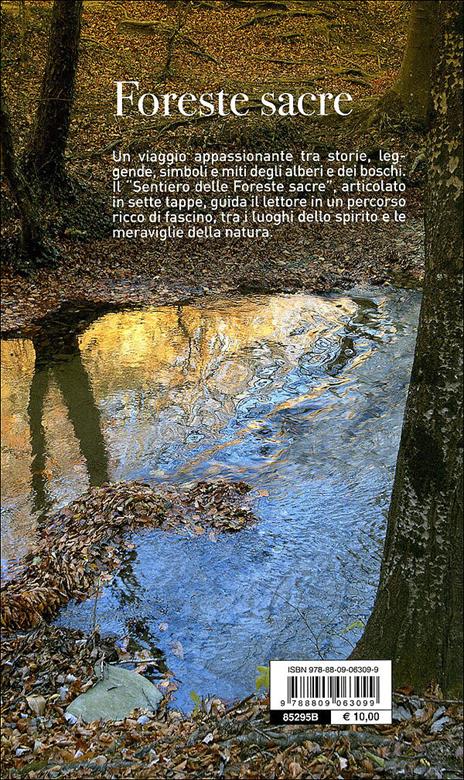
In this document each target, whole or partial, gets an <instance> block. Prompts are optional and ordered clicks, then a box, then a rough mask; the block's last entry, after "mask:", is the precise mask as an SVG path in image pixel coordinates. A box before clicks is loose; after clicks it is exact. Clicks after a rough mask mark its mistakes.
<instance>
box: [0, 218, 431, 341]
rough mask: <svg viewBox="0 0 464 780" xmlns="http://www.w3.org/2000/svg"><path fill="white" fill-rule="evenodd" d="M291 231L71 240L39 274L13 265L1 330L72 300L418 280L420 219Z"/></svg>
mask: <svg viewBox="0 0 464 780" xmlns="http://www.w3.org/2000/svg"><path fill="white" fill-rule="evenodd" d="M337 236H338V237H337V240H336V241H335V240H334V239H335V236H334V232H333V231H332V230H330V229H325V228H324V227H321V228H320V229H319V230H311V231H308V230H299V229H295V230H294V231H291V230H290V229H289V228H288V226H286V227H285V228H283V229H282V231H281V235H280V237H279V236H276V237H275V238H274V239H272V240H269V241H265V242H262V243H258V242H253V243H251V242H248V243H247V242H230V243H228V244H222V245H218V244H216V243H214V242H204V243H203V244H202V245H201V244H198V243H197V244H195V245H192V244H187V245H186V244H185V242H182V243H178V244H177V245H176V244H174V245H169V246H168V247H165V246H163V245H155V246H153V245H151V246H150V247H149V248H146V247H145V248H144V247H140V246H137V244H136V243H131V242H124V244H122V243H117V242H114V241H112V240H111V239H106V240H100V241H94V242H92V244H91V245H88V244H81V245H79V244H77V245H76V244H74V243H72V242H68V243H65V244H64V249H65V251H66V256H67V261H66V264H65V265H59V266H58V267H56V268H54V269H50V270H46V269H41V270H39V271H38V272H37V273H35V274H34V275H33V276H32V277H30V278H28V277H24V276H18V275H17V274H16V273H14V272H13V271H12V270H11V269H6V272H5V275H4V279H3V285H2V312H3V315H2V325H1V327H2V333H3V334H6V333H8V332H11V331H23V332H27V331H28V330H29V329H30V328H31V326H32V325H33V324H34V322H37V321H39V320H41V319H42V318H43V317H45V316H46V315H48V314H50V313H52V312H54V311H56V310H57V309H60V308H62V307H64V306H65V305H67V304H68V305H69V306H73V305H85V304H90V305H95V306H102V305H105V304H111V305H113V306H124V305H127V306H130V305H135V304H137V305H147V304H156V305H161V304H165V303H166V304H169V303H173V302H179V301H180V302H181V301H182V300H186V299H189V298H192V297H198V296H201V295H205V294H221V295H223V294H226V295H232V294H234V293H272V292H300V291H302V292H307V293H327V292H332V291H334V290H337V289H339V290H343V289H349V288H350V287H355V286H363V285H364V286H366V285H376V286H378V285H381V284H389V283H391V284H397V285H399V286H402V285H403V284H406V285H408V286H414V287H417V286H420V283H421V279H422V274H423V222H422V220H421V219H420V218H419V217H417V218H416V219H411V220H410V221H408V222H407V223H406V224H405V225H399V224H397V225H395V224H391V225H382V226H380V227H379V228H377V229H376V227H375V226H372V225H368V226H367V228H364V229H363V228H358V227H354V228H345V229H344V230H343V232H342V233H340V232H339V233H338V234H337Z"/></svg>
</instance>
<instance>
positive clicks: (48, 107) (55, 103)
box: [26, 0, 82, 186]
mask: <svg viewBox="0 0 464 780" xmlns="http://www.w3.org/2000/svg"><path fill="white" fill-rule="evenodd" d="M81 16H82V0H55V2H54V4H53V8H52V19H51V26H50V36H49V42H48V52H47V60H46V65H45V71H44V75H43V80H42V88H41V94H40V100H39V106H38V110H37V116H36V121H35V125H34V130H33V133H32V137H31V141H30V145H29V149H28V151H27V154H26V163H27V168H28V170H29V171H31V172H33V173H34V174H35V176H36V178H37V180H38V182H39V183H40V184H43V185H46V186H50V185H54V184H55V185H59V184H61V183H62V182H63V181H64V179H65V160H64V153H65V149H66V144H67V140H68V133H69V125H70V121H71V109H72V105H73V100H74V85H75V79H76V71H77V62H78V54H79V39H80V29H81Z"/></svg>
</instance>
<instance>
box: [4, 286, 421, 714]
mask: <svg viewBox="0 0 464 780" xmlns="http://www.w3.org/2000/svg"><path fill="white" fill-rule="evenodd" d="M419 304H420V296H419V294H418V293H416V292H412V291H405V290H392V289H388V290H386V289H381V290H376V289H371V290H362V291H359V290H358V291H352V292H351V293H350V294H347V295H344V296H337V295H334V296H331V297H325V298H321V297H315V296H309V295H275V296H243V297H238V298H233V299H208V298H206V299H203V300H200V301H198V302H196V303H195V304H189V305H182V306H166V307H152V308H146V309H143V310H139V311H134V310H132V311H120V312H116V313H114V312H113V313H108V314H103V315H101V316H96V315H94V316H93V317H92V318H87V320H85V319H84V320H82V319H81V320H80V321H79V323H78V325H76V326H75V327H74V328H72V327H70V325H69V322H68V323H65V327H63V328H62V332H61V334H55V333H54V331H53V328H52V329H51V330H50V329H47V330H46V331H44V332H43V333H39V334H38V335H37V336H35V337H34V339H33V340H32V339H10V340H5V341H2V368H3V386H2V409H3V411H2V432H3V448H2V469H3V481H2V506H3V509H2V536H3V551H4V553H3V554H4V555H5V561H4V565H6V566H7V564H8V560H14V559H16V558H18V557H20V556H21V555H22V554H23V553H24V552H25V551H26V550H27V549H28V547H29V546H30V545H31V543H32V542H33V540H34V538H35V535H36V534H37V533H40V530H39V529H40V524H41V523H44V522H47V512H49V511H51V510H52V509H54V508H56V507H58V506H62V505H64V504H65V503H67V502H68V501H70V500H71V499H72V498H74V497H75V496H77V495H79V494H80V493H82V492H83V491H84V490H85V489H86V488H87V486H88V485H89V483H90V484H101V483H102V482H104V481H106V480H108V479H109V480H111V481H115V480H121V479H127V480H134V479H137V480H142V481H144V482H148V483H150V484H152V485H154V484H156V483H160V482H165V483H177V484H179V483H180V484H182V483H188V482H192V481H197V480H200V479H208V478H217V477H225V478H227V479H240V480H245V481H246V482H248V483H249V484H250V485H251V486H252V488H253V493H252V494H251V497H252V501H253V509H254V511H255V513H256V514H257V515H258V518H259V522H258V524H257V525H255V526H254V527H252V528H248V529H246V530H243V531H241V532H239V533H238V534H235V535H227V534H222V535H221V534H220V535H216V534H209V535H208V534H205V535H198V536H194V537H192V536H188V535H186V534H185V533H184V534H181V533H178V534H166V533H164V532H162V531H159V530H151V531H143V532H140V533H138V534H136V535H134V537H133V539H132V542H133V544H134V548H133V550H132V551H131V552H130V553H128V554H127V556H126V557H125V559H124V561H123V565H122V568H121V570H120V573H119V575H118V576H117V577H116V578H115V579H114V581H113V582H112V583H111V584H110V585H108V586H107V587H106V588H105V589H104V591H103V593H102V594H101V596H100V599H99V603H98V623H99V625H100V628H101V631H102V632H103V633H114V634H116V635H118V636H119V637H124V636H126V635H130V636H131V637H132V638H133V639H134V640H136V641H137V642H138V643H140V644H142V645H143V646H145V647H146V648H147V649H149V650H150V651H152V652H153V653H156V652H157V651H158V649H159V650H161V651H162V653H164V655H165V660H166V663H167V665H168V667H169V668H170V669H172V670H173V672H174V673H175V675H176V677H177V678H178V680H180V687H179V690H178V693H177V703H178V705H179V706H180V707H182V708H184V709H189V708H190V707H191V705H192V701H191V699H190V697H189V694H190V691H192V690H194V691H195V692H196V693H198V694H200V695H204V696H205V695H207V694H212V693H214V694H217V695H219V696H221V697H224V698H236V697H239V696H244V695H246V694H248V693H250V692H252V690H253V689H254V684H255V676H256V667H257V666H258V665H261V664H264V663H266V662H267V661H268V660H269V659H270V658H289V659H290V658H299V659H301V658H311V657H313V658H314V657H318V656H319V655H321V656H324V657H325V658H333V657H343V656H345V657H346V655H347V654H348V653H349V651H350V645H349V643H350V642H353V641H354V640H355V638H356V634H357V631H358V630H359V629H358V627H357V626H358V620H359V618H363V617H364V616H365V615H366V614H367V613H368V611H369V608H370V606H371V603H372V598H373V594H374V588H375V580H376V577H377V571H378V557H379V553H380V544H381V538H382V532H383V524H384V521H385V511H386V508H387V507H388V501H389V494H390V490H391V484H392V478H393V472H394V464H395V459H396V452H397V448H398V444H399V436H400V431H401V421H402V415H403V410H404V402H405V397H406V391H407V383H408V380H409V373H410V369H411V363H412V356H413V351H414V339H415V330H416V326H417V317H418V312H419ZM63 334H65V335H63ZM93 609H94V602H93V600H89V601H88V602H84V603H83V604H73V603H71V604H69V605H68V607H67V608H66V609H64V610H63V611H62V613H61V614H60V617H59V622H60V623H61V624H62V625H68V626H72V627H80V628H83V629H85V630H88V629H89V628H90V626H91V624H92V617H93ZM353 624H354V627H353V628H351V629H350V630H347V629H349V627H350V626H352V625H353Z"/></svg>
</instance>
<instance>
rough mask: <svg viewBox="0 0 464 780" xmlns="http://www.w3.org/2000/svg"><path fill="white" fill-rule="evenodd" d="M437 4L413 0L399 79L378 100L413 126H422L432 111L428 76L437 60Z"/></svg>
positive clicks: (426, 0) (387, 109)
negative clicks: (408, 120)
mask: <svg viewBox="0 0 464 780" xmlns="http://www.w3.org/2000/svg"><path fill="white" fill-rule="evenodd" d="M438 5H439V3H438V2H435V0H413V2H412V3H411V13H410V16H409V27H408V37H407V41H406V48H405V50H404V55H403V61H402V63H401V69H400V72H399V75H398V79H397V81H396V82H395V84H394V85H393V87H392V88H391V90H390V91H389V92H387V94H386V95H384V97H382V98H381V100H380V108H381V110H382V109H383V111H384V112H386V113H387V114H391V115H399V114H404V115H405V116H407V117H408V118H409V119H410V120H411V121H412V123H413V124H417V125H422V126H425V125H427V123H428V120H429V118H430V111H431V94H432V93H431V74H432V68H433V64H434V61H435V59H436V44H437V34H438Z"/></svg>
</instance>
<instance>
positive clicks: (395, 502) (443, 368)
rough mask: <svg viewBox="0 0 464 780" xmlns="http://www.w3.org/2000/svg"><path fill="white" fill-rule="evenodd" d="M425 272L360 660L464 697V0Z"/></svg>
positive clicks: (444, 18) (441, 91)
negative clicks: (389, 664)
mask: <svg viewBox="0 0 464 780" xmlns="http://www.w3.org/2000/svg"><path fill="white" fill-rule="evenodd" d="M438 10H439V22H440V60H439V63H438V66H437V68H436V72H435V75H434V80H433V101H434V118H433V123H432V129H431V131H430V134H429V149H428V159H429V179H428V195H427V203H426V218H425V226H426V246H425V252H426V273H425V282H424V296H423V303H422V310H421V316H420V323H419V330H418V336H417V344H416V352H415V357H414V364H413V369H412V375H411V383H410V388H409V394H408V400H407V405H406V412H405V419H404V425H403V432H402V438H401V445H400V450H399V455H398V461H397V467H396V475H395V481H394V487H393V495H392V500H391V505H390V512H389V517H388V527H387V537H386V543H385V549H384V554H383V562H382V568H381V575H380V584H379V589H378V593H377V597H376V601H375V605H374V609H373V612H372V615H371V617H370V619H369V621H368V623H367V626H366V629H365V631H364V634H363V636H362V638H361V640H360V641H359V643H358V645H357V646H356V648H355V651H354V653H353V655H352V657H353V658H358V659H360V658H365V659H392V661H393V669H394V684H395V686H396V687H400V686H403V685H412V686H413V687H414V689H415V690H416V691H423V690H424V689H426V688H427V687H428V686H430V685H433V684H438V685H439V687H440V689H441V691H442V692H443V693H444V694H445V695H446V696H449V697H453V698H454V697H462V608H463V593H462V582H463V580H462V577H463V571H462V541H463V539H462V536H463V533H462V509H463V493H462V490H463V488H462V391H461V387H462V347H461V340H462V286H463V285H462V237H461V226H462V216H463V214H462V211H463V208H462V189H463V179H462V146H461V141H462V115H461V106H462V74H461V60H462V14H463V8H462V4H461V3H459V2H453V0H447V1H446V2H445V1H444V0H441V1H440V3H438Z"/></svg>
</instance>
